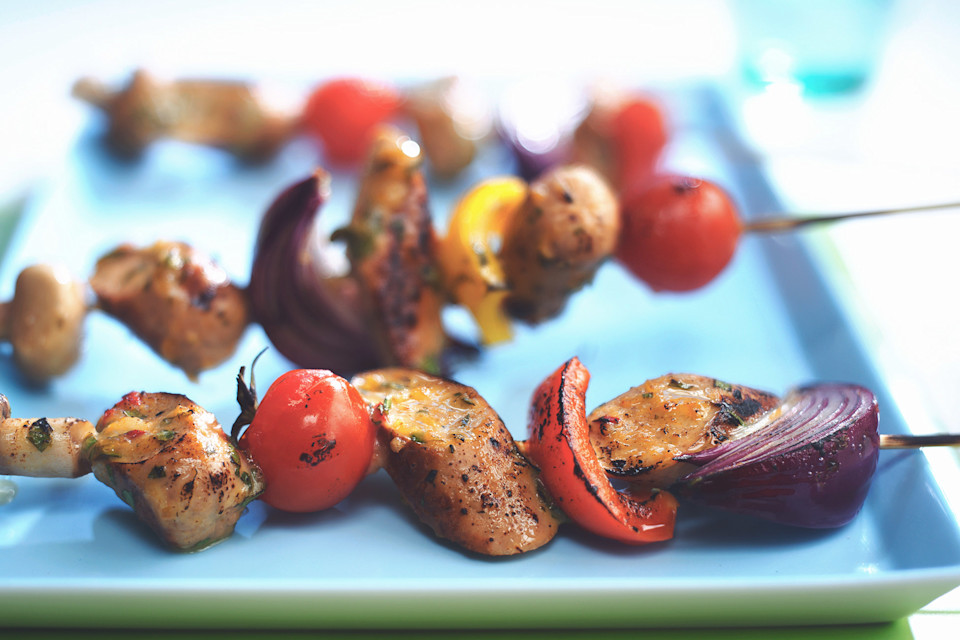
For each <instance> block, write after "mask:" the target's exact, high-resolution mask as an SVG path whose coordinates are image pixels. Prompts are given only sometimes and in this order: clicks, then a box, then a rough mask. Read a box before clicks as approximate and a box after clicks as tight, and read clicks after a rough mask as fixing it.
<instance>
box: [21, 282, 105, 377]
mask: <svg viewBox="0 0 960 640" xmlns="http://www.w3.org/2000/svg"><path fill="white" fill-rule="evenodd" d="M87 308H88V305H87V300H86V291H85V288H84V286H83V284H81V283H80V282H78V281H77V280H75V279H74V278H73V277H72V276H71V275H70V273H69V272H68V271H67V270H66V269H64V268H62V267H58V266H52V265H44V264H39V265H33V266H29V267H27V268H25V269H24V270H23V271H21V272H20V275H19V276H18V277H17V283H16V287H15V289H14V294H13V300H12V301H11V302H10V303H9V308H8V310H7V314H8V315H7V327H6V329H7V337H8V339H9V340H10V343H11V344H12V345H13V358H14V361H15V362H16V364H17V367H19V369H20V371H21V373H23V375H24V376H26V377H27V378H29V379H31V380H33V381H37V382H42V381H44V380H47V379H49V378H51V377H54V376H58V375H61V374H63V373H65V372H66V371H68V370H69V369H70V368H71V367H72V366H73V365H74V363H75V362H76V361H77V359H78V358H79V357H80V346H81V344H82V341H83V323H84V318H85V317H86V314H87Z"/></svg>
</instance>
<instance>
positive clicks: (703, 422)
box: [587, 374, 780, 488]
mask: <svg viewBox="0 0 960 640" xmlns="http://www.w3.org/2000/svg"><path fill="white" fill-rule="evenodd" d="M778 406H780V399H779V398H778V397H777V396H775V395H773V394H770V393H766V392H764V391H758V390H756V389H751V388H749V387H744V386H741V385H735V384H728V383H726V382H722V381H720V380H716V379H714V378H708V377H705V376H699V375H693V374H668V375H665V376H661V377H659V378H655V379H653V380H648V381H646V382H645V383H643V384H642V385H640V386H638V387H633V388H632V389H630V390H629V391H627V392H625V393H623V394H621V395H619V396H617V397H616V398H614V399H613V400H610V401H609V402H607V403H605V404H603V405H601V406H599V407H597V408H596V409H594V410H593V411H592V412H591V413H590V415H589V416H587V420H588V422H589V425H590V442H591V443H592V444H593V447H594V449H595V450H596V452H597V456H598V457H599V458H600V464H601V465H603V467H604V470H605V471H606V472H607V473H608V474H610V475H613V476H620V477H623V478H625V479H627V480H629V481H631V482H634V483H637V484H641V485H644V486H650V487H661V488H663V487H668V486H670V485H671V484H673V482H674V480H676V479H677V478H678V477H680V476H681V475H683V474H684V473H686V472H687V471H689V470H690V469H691V466H690V465H688V464H684V462H683V457H684V456H686V455H689V454H693V453H696V452H698V451H703V450H704V449H710V448H712V447H715V446H716V445H718V444H720V443H721V442H723V441H725V440H729V439H731V438H737V437H740V436H742V435H745V434H746V433H748V432H749V431H750V430H751V426H757V425H758V424H759V421H760V420H765V419H769V418H770V417H771V412H772V411H773V410H774V409H775V408H777V407H778Z"/></svg>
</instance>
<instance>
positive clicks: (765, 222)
mask: <svg viewBox="0 0 960 640" xmlns="http://www.w3.org/2000/svg"><path fill="white" fill-rule="evenodd" d="M956 207H960V202H944V203H939V204H926V205H918V206H913V207H900V208H897V209H877V210H873V211H856V212H848V213H834V214H827V215H798V216H782V217H781V216H771V217H768V218H758V219H757V220H751V221H749V222H745V223H744V224H743V228H742V229H743V232H744V233H780V232H783V231H790V230H793V229H798V228H801V227H806V226H809V225H814V224H820V223H826V222H836V221H839V220H849V219H852V218H866V217H871V216H885V215H891V214H896V213H911V212H916V211H937V210H940V209H952V208H956Z"/></svg>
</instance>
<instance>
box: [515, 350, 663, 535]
mask: <svg viewBox="0 0 960 640" xmlns="http://www.w3.org/2000/svg"><path fill="white" fill-rule="evenodd" d="M589 381H590V373H589V372H588V371H587V369H586V367H584V366H583V364H581V363H580V360H579V359H577V358H572V359H571V360H569V361H567V362H566V363H565V364H564V365H563V366H561V367H560V368H559V369H557V370H556V371H555V372H554V373H553V374H551V375H550V376H549V377H548V378H547V379H546V380H544V381H543V382H542V383H541V384H540V387H538V388H537V391H536V392H535V394H534V403H533V407H532V410H531V412H530V424H529V428H530V437H529V439H528V440H527V444H526V448H527V454H528V455H529V456H530V458H531V459H532V460H533V462H534V464H536V465H537V466H538V467H540V479H541V480H542V481H543V484H544V486H546V488H547V490H548V491H549V492H550V495H551V496H552V497H553V499H554V500H555V501H556V503H557V506H558V507H560V509H562V510H563V512H564V513H565V514H567V516H569V517H570V519H571V520H573V521H574V522H576V523H577V524H578V525H580V526H581V527H583V528H584V529H587V530H588V531H592V532H593V533H596V534H597V535H600V536H603V537H605V538H612V539H614V540H619V541H621V542H626V543H628V544H646V543H648V542H657V541H661V540H669V539H670V538H672V537H673V528H674V523H675V522H676V517H677V501H676V499H675V498H674V497H673V495H671V494H669V493H667V492H666V491H658V490H656V489H653V490H645V491H639V492H635V493H625V492H620V491H617V490H616V489H615V488H614V486H613V485H612V484H611V483H610V480H609V479H608V478H607V476H606V474H605V473H604V470H603V467H602V466H601V464H600V460H599V458H597V453H596V451H595V450H594V448H593V445H592V444H591V443H590V428H589V425H588V424H587V412H586V405H585V402H586V393H587V383H588V382H589Z"/></svg>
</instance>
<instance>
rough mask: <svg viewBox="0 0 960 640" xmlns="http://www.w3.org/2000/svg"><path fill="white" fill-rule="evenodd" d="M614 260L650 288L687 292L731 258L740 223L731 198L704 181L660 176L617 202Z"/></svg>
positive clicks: (712, 275) (715, 274) (696, 286)
mask: <svg viewBox="0 0 960 640" xmlns="http://www.w3.org/2000/svg"><path fill="white" fill-rule="evenodd" d="M621 215H622V224H621V233H620V242H619V245H618V246H617V252H616V257H617V259H618V260H619V261H620V262H621V263H622V264H623V265H624V266H625V267H627V269H629V270H630V272H631V273H633V275H635V276H636V277H638V278H640V279H641V280H643V281H644V282H646V283H647V284H648V285H649V286H650V287H651V288H652V289H653V290H655V291H690V290H692V289H697V288H699V287H702V286H704V285H706V284H707V283H708V282H710V281H711V280H713V279H714V278H715V277H716V276H717V275H718V274H719V273H720V272H721V271H723V269H724V267H726V266H727V264H728V263H729V262H730V260H731V258H733V254H734V251H735V250H736V248H737V242H738V241H739V239H740V233H741V225H740V220H739V217H738V215H737V211H736V208H735V206H734V204H733V201H732V200H731V199H730V197H729V196H728V195H727V194H726V192H724V191H723V189H721V188H720V187H718V186H717V185H715V184H713V183H712V182H708V181H706V180H697V179H694V178H685V177H676V176H659V177H657V178H655V179H654V180H653V181H652V182H651V183H650V185H648V187H647V188H646V189H645V190H643V191H640V192H637V193H636V194H634V195H629V194H626V195H624V196H623V198H622V201H621Z"/></svg>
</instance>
